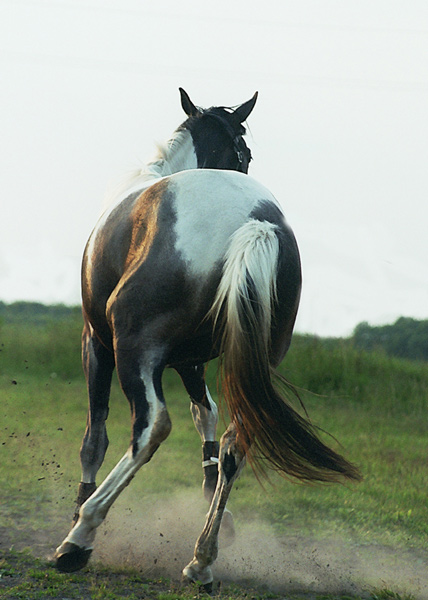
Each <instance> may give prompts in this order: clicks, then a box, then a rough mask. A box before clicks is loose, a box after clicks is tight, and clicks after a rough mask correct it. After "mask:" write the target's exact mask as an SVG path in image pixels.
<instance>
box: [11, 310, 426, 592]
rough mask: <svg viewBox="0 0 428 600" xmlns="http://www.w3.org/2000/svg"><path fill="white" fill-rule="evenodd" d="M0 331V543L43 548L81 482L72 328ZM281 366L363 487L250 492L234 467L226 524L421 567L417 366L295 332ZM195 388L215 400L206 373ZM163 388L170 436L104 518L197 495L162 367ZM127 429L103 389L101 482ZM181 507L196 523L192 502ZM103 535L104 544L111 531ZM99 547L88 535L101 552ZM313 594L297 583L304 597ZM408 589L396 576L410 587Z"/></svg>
mask: <svg viewBox="0 0 428 600" xmlns="http://www.w3.org/2000/svg"><path fill="white" fill-rule="evenodd" d="M0 333H1V352H0V366H1V371H0V395H1V406H2V419H1V423H0V453H1V455H0V456H1V459H0V489H1V495H2V498H4V501H2V503H1V508H0V535H1V532H3V533H4V534H5V532H7V535H8V540H11V542H12V543H15V544H18V545H19V543H20V540H21V542H25V541H26V542H27V545H28V546H30V547H31V546H32V544H31V540H32V539H33V540H34V544H33V546H36V547H37V542H39V541H40V539H41V538H43V532H46V536H52V535H54V533H55V532H57V533H55V535H54V537H55V536H56V537H55V539H52V540H51V544H52V547H54V545H55V544H56V543H58V542H59V541H61V536H62V535H63V534H65V533H66V531H67V525H68V517H69V515H70V514H71V511H72V505H73V500H74V497H75V493H76V484H77V482H78V481H79V478H80V472H79V463H78V450H79V446H80V441H81V437H82V435H83V430H84V426H85V417H86V402H87V401H86V390H85V383H84V380H83V376H82V374H81V368H80V358H79V338H80V319H79V317H78V316H74V317H73V318H70V319H68V320H66V321H62V322H56V323H47V324H45V325H43V326H28V325H27V326H21V325H19V326H18V325H16V324H15V325H13V326H11V325H7V324H3V326H2V328H1V331H0ZM281 371H282V373H283V374H284V375H285V376H286V377H287V378H288V379H289V380H290V381H291V382H292V383H293V384H295V385H296V386H298V388H299V390H300V393H301V396H302V398H303V400H304V403H305V406H306V408H307V410H308V412H309V414H310V416H311V418H312V420H313V422H314V423H316V424H317V425H319V426H320V427H321V428H322V429H324V430H326V431H328V432H329V433H330V434H331V435H332V436H334V438H336V439H337V440H338V441H339V442H340V445H341V447H340V446H338V443H337V442H336V441H335V440H334V439H330V443H332V444H333V445H334V446H335V447H336V448H339V449H340V450H341V451H342V452H343V453H344V454H345V455H346V456H347V457H348V458H350V459H351V460H352V461H354V462H355V463H357V464H358V465H359V466H360V468H361V470H362V473H363V476H364V481H363V482H362V483H361V484H359V485H357V486H349V487H345V486H302V485H292V484H291V483H290V482H288V481H286V480H283V479H282V478H280V477H279V476H277V475H276V474H272V477H271V482H270V483H267V484H265V486H264V488H262V487H261V486H260V485H259V484H258V482H257V481H256V479H255V477H254V475H253V474H252V472H251V470H250V469H247V470H246V471H244V474H243V476H242V477H241V479H240V480H239V482H238V483H237V485H236V489H235V490H234V492H233V493H232V498H231V502H230V506H231V508H232V510H233V512H234V514H235V520H236V523H237V529H238V530H239V529H240V528H241V529H242V530H245V531H250V530H251V524H253V527H257V528H258V531H259V535H260V536H262V537H263V536H266V539H269V540H270V539H271V540H274V539H279V540H281V539H287V540H289V541H290V540H292V541H293V540H294V542H293V543H295V544H296V545H299V544H301V543H302V540H310V544H311V548H312V547H315V546H316V547H318V545H319V547H325V544H327V545H330V546H331V544H332V541H333V540H337V548H338V549H339V550H338V551H339V552H342V553H346V552H351V551H352V552H353V551H355V552H357V553H361V552H368V551H369V549H373V548H374V547H376V548H379V549H383V551H384V554H385V553H386V554H387V550H388V549H391V550H394V552H396V553H397V552H398V553H400V556H406V557H407V558H408V560H409V561H410V562H412V561H416V562H418V561H419V562H421V561H422V563H423V562H424V561H425V564H426V560H427V558H428V535H427V534H428V503H427V502H426V498H427V483H428V458H427V434H428V416H427V404H428V365H427V364H424V363H414V362H409V361H403V360H398V359H392V358H389V357H387V356H385V355H382V354H373V353H370V354H368V353H364V352H362V351H357V350H356V349H354V348H353V347H352V346H351V345H350V343H349V342H347V341H340V340H319V339H315V338H311V337H305V336H296V337H295V339H294V342H293V344H292V348H291V350H290V352H289V355H288V356H287V358H286V360H285V362H284V364H283V365H282V366H281ZM208 380H209V382H210V387H211V390H212V392H213V393H215V390H216V383H215V365H213V366H212V367H210V369H209V371H208ZM305 390H311V393H309V392H307V391H305ZM164 391H165V396H166V398H167V403H168V408H169V411H170V415H171V419H172V422H173V431H172V433H171V435H170V437H169V438H168V440H167V441H166V442H165V443H164V444H163V446H162V447H161V449H160V450H159V452H158V453H157V454H156V455H155V457H154V458H153V460H152V462H151V463H149V464H148V465H146V466H145V467H144V468H143V469H142V471H141V472H140V473H139V474H138V476H137V477H136V478H135V480H134V481H133V482H132V484H131V486H130V487H129V488H127V489H126V490H125V492H124V494H123V497H121V498H120V499H119V500H118V503H117V505H115V507H114V508H113V509H112V521H113V523H115V520H116V522H119V523H121V519H125V518H126V519H128V521H129V522H130V523H132V518H134V517H135V515H136V514H137V513H138V511H142V512H145V513H147V512H148V511H151V510H152V507H153V506H157V505H159V503H162V502H164V503H165V502H166V501H167V500H168V499H171V498H172V500H171V505H170V506H173V505H174V504H178V503H179V502H182V500H180V501H179V500H177V501H175V500H174V498H177V499H182V498H183V497H185V495H186V494H189V495H190V496H191V497H192V498H194V497H195V496H198V497H199V495H200V493H199V488H200V482H201V468H200V440H199V437H198V435H197V433H196V431H195V429H194V427H193V423H192V421H191V418H190V414H189V408H188V399H187V397H186V394H185V392H184V390H183V388H182V385H181V382H180V380H179V378H178V377H177V376H176V374H175V373H174V372H168V373H166V374H165V376H164ZM214 395H215V394H214ZM129 424H130V419H129V410H128V406H127V403H126V399H125V398H124V397H123V395H122V393H121V391H120V389H119V386H118V384H117V382H114V385H113V390H112V398H111V411H110V416H109V421H108V427H109V438H110V448H109V451H108V454H107V457H106V461H105V464H104V465H103V467H102V470H101V472H100V480H101V478H102V477H104V476H105V475H106V474H107V473H108V471H109V470H110V469H111V467H112V466H113V465H114V464H115V462H116V461H117V460H118V459H119V458H120V457H121V456H122V454H123V453H124V452H125V450H126V448H127V444H128V441H129V436H130V429H129ZM327 439H328V438H327ZM188 510H189V509H188ZM192 510H193V509H190V518H191V517H192ZM194 510H195V514H197V515H198V519H199V520H202V521H203V511H204V510H205V506H204V505H203V501H202V500H201V501H200V504H196V508H195V509H194ZM154 514H157V513H154ZM131 515H133V517H132V516H131ZM188 516H189V515H188ZM109 517H110V515H109ZM135 518H136V517H135ZM158 518H159V519H160V518H161V517H160V516H159V517H158ZM165 523H167V522H165ZM198 523H199V521H198ZM198 523H196V525H195V527H196V531H197V527H199V524H198ZM166 526H167V525H166ZM112 527H113V531H115V532H116V535H117V532H118V531H119V532H120V531H121V527H122V523H121V526H120V527H119V528H118V526H115V525H113V526H112ZM115 527H116V529H115ZM106 532H108V528H107V531H106ZM191 535H193V534H191ZM248 535H250V538H251V531H250V533H249V534H248ZM179 537H180V536H178V538H179ZM106 539H107V535H106V536H105V539H102V538H101V537H100V536H99V539H98V543H99V545H100V547H102V546H103V544H104V542H105V540H106ZM171 539H176V540H177V538H174V536H172V535H171ZM193 542H194V538H192V539H191V540H190V542H189V543H190V546H192V544H193ZM45 545H46V544H45ZM48 545H49V544H48ZM323 545H324V546H323ZM21 546H22V543H21ZM330 546H329V548H330ZM244 550H245V548H244ZM330 550H331V548H330ZM310 552H312V550H311V551H310ZM386 554H385V555H386ZM101 556H102V555H101ZM130 562H131V563H132V561H130ZM179 566H180V567H181V566H183V565H179ZM400 568H401V569H405V568H406V565H404V564H401V566H400ZM391 569H392V571H393V570H394V569H393V568H392V567H391ZM391 569H390V570H391ZM403 572H404V571H403ZM232 577H233V573H232ZM409 577H410V575H409ZM412 577H413V579H414V578H415V575H414V574H413V575H412ZM372 580H373V577H372ZM372 580H370V578H368V580H367V581H366V583H367V588H366V589H367V590H369V591H367V594H368V593H371V594H372V597H374V595H375V594H378V597H379V598H381V596H380V595H379V594H381V593H382V594H384V596H383V597H384V598H393V597H395V598H397V599H398V598H405V597H406V595H405V594H406V592H407V590H406V589H404V588H405V585H404V584H403V582H401V584H400V586H399V589H398V591H395V590H392V591H391V590H389V588H388V586H387V584H385V585H386V587H384V589H383V591H379V589H380V587H382V586H383V585H384V584H383V583H382V580H381V579H380V580H379V582H378V584H375V585H376V586H377V591H375V592H374V591H373V586H372V587H370V586H371V585H372V584H371V581H372ZM363 583H364V582H363ZM0 586H1V579H0ZM412 586H413V587H412ZM314 589H318V588H316V587H315V588H311V586H310V585H309V584H308V590H307V591H308V593H309V592H311V590H312V591H313V590H314ZM370 589H371V590H372V591H371V592H370ZM415 589H416V588H415V584H414V582H413V583H411V581H410V579H409V590H411V591H412V593H413V590H415ZM358 593H360V592H358ZM385 594H390V595H389V596H388V595H385ZM392 594H396V595H395V596H393V595H392ZM399 594H401V595H399ZM0 597H1V592H0ZM8 597H12V596H8ZM17 597H18V596H17ZM88 597H92V596H88ZM94 597H95V596H94ZM100 597H101V596H100ZM102 597H104V596H102ZM105 597H108V596H105ZM313 597H315V596H313ZM320 597H321V596H320ZM326 597H327V596H326ZM328 597H329V598H330V597H331V598H332V597H333V596H328ZM337 597H339V596H337ZM348 597H351V596H348ZM352 597H353V598H357V597H358V596H357V595H354V596H352ZM408 597H410V596H408ZM415 597H417V598H419V597H420V598H428V594H427V595H426V596H424V595H420V596H418V595H417V594H416V596H415Z"/></svg>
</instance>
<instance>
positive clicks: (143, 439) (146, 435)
mask: <svg viewBox="0 0 428 600" xmlns="http://www.w3.org/2000/svg"><path fill="white" fill-rule="evenodd" d="M171 429H172V424H171V419H170V418H169V414H168V411H167V409H166V407H165V406H164V405H162V407H161V408H160V409H159V410H158V411H157V413H156V416H155V417H154V418H153V422H152V423H149V425H148V426H147V427H146V428H145V429H144V431H143V432H142V433H141V434H140V435H139V437H138V438H137V439H135V438H134V439H133V441H132V446H131V447H132V457H133V458H134V459H135V460H137V461H139V462H141V463H142V464H143V463H146V462H148V461H149V460H150V459H151V458H152V456H153V454H154V453H155V452H156V450H157V449H158V448H159V446H160V445H161V443H162V442H163V441H164V440H166V438H167V437H168V436H169V434H170V432H171Z"/></svg>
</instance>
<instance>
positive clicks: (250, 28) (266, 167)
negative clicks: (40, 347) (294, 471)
mask: <svg viewBox="0 0 428 600" xmlns="http://www.w3.org/2000/svg"><path fill="white" fill-rule="evenodd" d="M0 73H1V88H0V89H1V93H0V165H1V166H0V191H1V200H0V211H1V213H0V218H1V221H0V227H1V235H0V300H3V301H6V302H11V301H14V300H21V299H24V300H37V301H42V302H46V303H52V302H64V303H78V302H79V301H80V290H79V279H80V273H79V271H80V259H81V255H82V251H83V247H84V244H85V242H86V239H87V237H88V235H89V233H90V231H91V229H92V228H93V226H94V225H95V222H96V220H97V218H98V216H99V214H100V212H101V210H102V207H103V204H104V201H105V197H106V194H108V192H109V190H111V189H112V188H113V187H114V185H115V183H117V181H118V180H119V181H120V179H121V177H122V176H123V174H124V173H126V172H127V171H128V170H130V169H133V168H135V167H136V166H138V165H139V164H141V163H144V162H146V161H147V160H148V159H150V158H151V156H152V154H153V153H154V150H155V143H156V142H157V141H160V142H162V141H165V140H166V139H168V137H169V136H170V135H171V134H172V132H173V131H174V129H175V128H176V127H177V126H178V125H179V124H180V123H181V122H182V121H183V120H184V113H182V109H181V107H180V102H179V94H178V87H179V86H182V87H184V88H185V89H186V90H187V92H188V93H189V94H190V96H191V98H192V100H193V101H194V102H195V104H198V105H200V106H204V107H208V106H211V105H234V104H238V103H241V102H243V101H245V100H247V99H249V98H250V97H251V96H252V95H253V93H254V92H255V91H256V90H258V91H259V100H258V102H257V105H256V107H255V109H254V112H253V113H252V114H251V116H250V118H249V128H250V131H249V135H248V139H247V143H248V145H249V146H250V148H251V150H252V153H253V157H254V162H253V163H252V164H251V167H250V174H251V175H252V176H254V177H255V178H256V179H259V180H260V181H261V182H262V183H263V184H264V185H266V186H267V187H268V188H270V189H271V190H272V192H273V193H274V194H275V195H276V197H277V198H278V200H279V201H280V202H281V204H282V206H283V208H284V212H285V215H286V218H287V220H288V222H289V223H290V225H291V226H292V228H293V229H294V232H295V234H296V237H297V240H298V243H299V246H300V250H301V255H302V263H303V276H304V288H303V295H302V302H301V309H300V314H299V319H298V323H297V329H298V330H299V331H301V332H311V333H317V334H320V335H348V334H350V333H351V332H352V330H353V328H354V327H355V325H356V324H357V323H359V322H361V321H364V320H367V321H369V322H370V323H372V324H378V323H387V322H392V321H394V320H395V319H396V318H397V317H398V316H400V315H405V316H412V317H415V318H428V268H427V257H428V235H427V221H428V206H427V196H428V118H427V113H428V2H426V0H420V1H417V0H403V1H397V0H317V1H316V0H313V1H309V0H300V1H299V2H295V1H289V0H281V1H279V0H276V1H272V0H264V1H263V2H256V1H255V2H248V0H245V1H243V0H242V1H241V0H238V1H234V2H229V1H228V2H226V1H224V0H216V2H214V3H213V2H209V3H208V2H196V1H190V2H186V0H183V1H182V2H177V1H176V0H163V1H162V2H148V1H143V0H120V1H119V0H117V1H113V0H34V1H33V0H0Z"/></svg>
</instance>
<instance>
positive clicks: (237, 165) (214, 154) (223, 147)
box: [180, 88, 257, 173]
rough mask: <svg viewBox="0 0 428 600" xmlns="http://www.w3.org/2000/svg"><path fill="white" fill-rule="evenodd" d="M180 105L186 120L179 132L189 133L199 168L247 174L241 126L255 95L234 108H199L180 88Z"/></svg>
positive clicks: (246, 152) (248, 156)
mask: <svg viewBox="0 0 428 600" xmlns="http://www.w3.org/2000/svg"><path fill="white" fill-rule="evenodd" d="M180 94H181V105H182V107H183V110H184V112H185V113H186V115H187V116H188V117H189V118H188V119H187V120H186V121H185V122H184V123H183V124H182V125H181V129H187V130H188V131H190V133H191V135H192V139H193V145H194V147H195V152H196V157H197V160H198V168H199V169H201V168H202V169H230V170H234V171H241V172H242V173H247V172H248V166H249V164H250V160H251V152H250V149H249V148H248V147H247V144H246V143H245V141H244V138H243V136H244V134H245V127H244V126H243V125H242V123H243V122H244V121H245V120H246V119H247V117H248V115H249V114H250V113H251V111H252V110H253V108H254V105H255V103H256V100H257V92H256V93H255V94H254V96H253V97H252V98H251V100H248V101H247V102H244V104H241V105H240V106H238V107H237V108H234V109H233V108H227V107H224V106H213V107H211V108H207V109H202V108H199V107H197V106H195V105H194V104H193V102H192V101H191V100H190V98H189V96H188V94H187V93H186V92H185V91H184V90H183V89H182V88H180Z"/></svg>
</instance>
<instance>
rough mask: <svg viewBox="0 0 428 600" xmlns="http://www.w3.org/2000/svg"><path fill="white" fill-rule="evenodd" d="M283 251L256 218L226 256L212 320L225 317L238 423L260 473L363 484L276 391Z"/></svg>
mask: <svg viewBox="0 0 428 600" xmlns="http://www.w3.org/2000/svg"><path fill="white" fill-rule="evenodd" d="M279 253H280V244H279V240H278V236H277V226H276V225H274V224H272V223H270V222H267V221H258V220H251V221H248V222H246V223H245V224H244V225H243V226H242V227H240V228H239V229H238V230H237V231H236V232H235V234H234V235H233V237H232V239H231V243H230V246H229V249H228V252H227V255H226V258H225V264H224V267H223V274H222V278H221V281H220V284H219V287H218V290H217V295H216V298H215V301H214V304H213V307H212V309H211V315H212V316H213V317H214V319H215V320H216V321H217V320H219V319H221V327H220V330H221V331H222V332H223V338H222V348H221V349H222V359H221V367H220V368H221V386H222V392H223V395H224V398H225V400H226V405H227V408H228V411H229V415H230V418H231V420H232V421H233V422H234V424H235V426H236V428H237V432H238V440H239V443H240V444H241V445H243V447H244V449H245V451H246V454H247V457H248V458H249V460H250V462H251V463H252V466H253V467H255V466H257V467H259V468H260V467H261V466H262V463H263V462H266V461H267V463H269V466H270V467H272V468H274V469H275V470H276V471H278V472H279V473H280V474H282V475H285V476H286V477H293V478H297V479H299V480H306V481H324V482H332V481H338V480H341V479H342V478H343V477H345V478H349V479H355V480H358V479H360V475H359V472H358V469H357V468H356V467H355V466H354V465H352V464H351V463H349V462H348V461H347V460H345V459H344V458H343V457H342V456H340V455H339V454H337V453H336V452H334V451H333V450H332V449H331V448H329V447H328V446H326V445H325V444H324V443H323V442H322V441H321V440H320V439H319V437H318V435H317V433H316V430H315V427H314V426H313V425H311V423H310V422H309V421H308V420H307V419H306V418H304V417H302V416H301V415H299V414H298V413H297V412H296V411H295V410H294V409H293V408H292V407H291V406H290V404H289V403H288V402H287V400H286V399H285V398H284V397H282V396H281V394H280V393H279V391H278V390H277V389H276V388H275V387H274V384H273V378H274V372H273V369H272V368H271V365H270V360H269V356H270V338H271V321H272V319H273V317H274V315H273V310H274V305H275V302H276V279H277V265H278V259H279ZM256 458H262V459H264V460H263V461H262V463H260V461H257V462H256V460H255V459H256Z"/></svg>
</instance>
